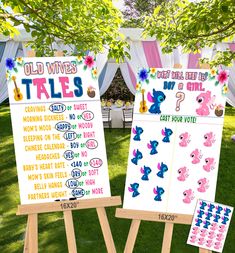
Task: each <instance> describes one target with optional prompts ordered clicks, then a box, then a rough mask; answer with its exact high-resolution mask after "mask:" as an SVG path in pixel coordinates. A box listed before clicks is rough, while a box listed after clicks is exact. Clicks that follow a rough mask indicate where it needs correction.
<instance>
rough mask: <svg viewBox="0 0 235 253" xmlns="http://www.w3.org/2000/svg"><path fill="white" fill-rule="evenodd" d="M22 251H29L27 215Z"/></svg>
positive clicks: (27, 252) (25, 252) (26, 252)
mask: <svg viewBox="0 0 235 253" xmlns="http://www.w3.org/2000/svg"><path fill="white" fill-rule="evenodd" d="M24 253H29V216H28V219H27V226H26V230H25V237H24Z"/></svg>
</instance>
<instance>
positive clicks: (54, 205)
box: [16, 196, 122, 215]
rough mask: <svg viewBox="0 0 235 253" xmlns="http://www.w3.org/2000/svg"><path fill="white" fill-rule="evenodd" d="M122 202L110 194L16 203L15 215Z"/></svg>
mask: <svg viewBox="0 0 235 253" xmlns="http://www.w3.org/2000/svg"><path fill="white" fill-rule="evenodd" d="M121 204H122V201H121V197H120V196H112V197H106V198H96V199H82V200H64V201H55V202H48V203H41V204H27V205H18V211H17V213H16V214H17V215H27V214H34V213H48V212H56V211H62V212H63V211H69V210H79V209H88V208H99V207H109V206H119V205H121Z"/></svg>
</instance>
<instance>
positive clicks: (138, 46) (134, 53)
mask: <svg viewBox="0 0 235 253" xmlns="http://www.w3.org/2000/svg"><path fill="white" fill-rule="evenodd" d="M130 55H131V59H126V60H127V61H128V63H129V65H130V66H131V69H132V71H133V73H135V74H136V73H138V71H139V69H140V68H143V67H144V68H147V67H148V63H147V61H146V57H145V53H144V49H143V45H142V42H141V41H133V42H131V44H130Z"/></svg>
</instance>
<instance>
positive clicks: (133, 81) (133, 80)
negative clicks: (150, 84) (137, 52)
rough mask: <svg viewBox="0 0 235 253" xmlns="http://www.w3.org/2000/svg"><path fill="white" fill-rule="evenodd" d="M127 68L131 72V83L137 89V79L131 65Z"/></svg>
mask: <svg viewBox="0 0 235 253" xmlns="http://www.w3.org/2000/svg"><path fill="white" fill-rule="evenodd" d="M127 67H128V71H129V75H130V78H131V82H132V85H133V87H134V88H135V87H136V82H137V81H136V77H135V74H134V72H133V70H132V68H131V66H130V64H129V63H127Z"/></svg>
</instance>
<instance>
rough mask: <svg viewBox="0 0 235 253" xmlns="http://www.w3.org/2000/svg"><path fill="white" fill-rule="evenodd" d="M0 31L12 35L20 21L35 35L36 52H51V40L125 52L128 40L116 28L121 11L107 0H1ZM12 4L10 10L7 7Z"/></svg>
mask: <svg viewBox="0 0 235 253" xmlns="http://www.w3.org/2000/svg"><path fill="white" fill-rule="evenodd" d="M1 2H2V5H0V22H1V24H0V32H1V33H3V34H5V35H12V34H13V33H14V32H15V28H14V27H15V26H18V25H20V24H22V25H23V26H24V28H25V29H26V31H27V32H30V33H31V36H32V37H33V38H34V41H33V43H32V47H33V48H34V49H36V52H37V55H53V54H54V52H53V51H54V50H53V48H52V44H53V42H55V41H57V40H61V41H62V42H63V43H64V44H65V45H74V46H75V47H76V49H77V52H78V53H82V52H84V51H86V50H91V51H93V52H95V53H97V52H101V51H102V50H103V49H104V47H105V46H107V47H109V48H110V51H109V57H112V58H116V59H117V60H120V59H123V58H124V56H125V55H128V54H127V52H126V51H125V47H127V43H126V42H125V41H124V39H123V38H122V35H121V34H120V33H119V31H118V29H119V27H120V24H121V23H122V15H121V13H120V11H119V10H118V9H116V8H115V7H114V6H113V5H112V1H110V0H47V1H45V0H2V1H1ZM6 6H8V7H11V9H12V10H13V13H12V11H11V10H9V8H6Z"/></svg>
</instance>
